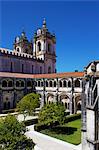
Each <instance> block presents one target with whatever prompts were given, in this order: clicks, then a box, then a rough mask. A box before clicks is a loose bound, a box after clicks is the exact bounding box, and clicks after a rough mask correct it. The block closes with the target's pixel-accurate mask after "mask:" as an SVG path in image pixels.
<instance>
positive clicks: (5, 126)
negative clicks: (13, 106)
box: [0, 116, 34, 150]
mask: <svg viewBox="0 0 99 150" xmlns="http://www.w3.org/2000/svg"><path fill="white" fill-rule="evenodd" d="M25 132H26V127H25V125H24V124H23V123H19V122H18V121H17V119H16V118H15V116H7V117H6V118H5V119H3V120H2V121H1V122H0V146H1V147H0V149H2V150H14V149H17V150H22V149H24V150H32V148H33V146H34V144H33V141H32V140H30V139H27V137H26V136H25V135H24V133H25Z"/></svg>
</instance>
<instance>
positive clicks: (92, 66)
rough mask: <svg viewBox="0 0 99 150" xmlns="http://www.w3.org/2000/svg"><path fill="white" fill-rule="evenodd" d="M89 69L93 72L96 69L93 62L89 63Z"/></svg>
mask: <svg viewBox="0 0 99 150" xmlns="http://www.w3.org/2000/svg"><path fill="white" fill-rule="evenodd" d="M91 70H92V71H93V72H95V70H96V67H95V64H94V62H93V63H92V64H91Z"/></svg>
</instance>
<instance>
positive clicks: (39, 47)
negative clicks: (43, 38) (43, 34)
mask: <svg viewBox="0 0 99 150" xmlns="http://www.w3.org/2000/svg"><path fill="white" fill-rule="evenodd" d="M38 51H41V42H40V41H39V42H38Z"/></svg>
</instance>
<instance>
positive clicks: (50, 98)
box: [47, 93, 55, 103]
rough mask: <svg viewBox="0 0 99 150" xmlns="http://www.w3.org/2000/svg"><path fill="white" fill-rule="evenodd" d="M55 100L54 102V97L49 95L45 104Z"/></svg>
mask: <svg viewBox="0 0 99 150" xmlns="http://www.w3.org/2000/svg"><path fill="white" fill-rule="evenodd" d="M54 101H55V100H54V95H53V94H51V93H49V94H48V95H47V103H53V102H54Z"/></svg>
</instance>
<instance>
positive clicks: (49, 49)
mask: <svg viewBox="0 0 99 150" xmlns="http://www.w3.org/2000/svg"><path fill="white" fill-rule="evenodd" d="M50 51H51V44H48V52H50Z"/></svg>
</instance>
